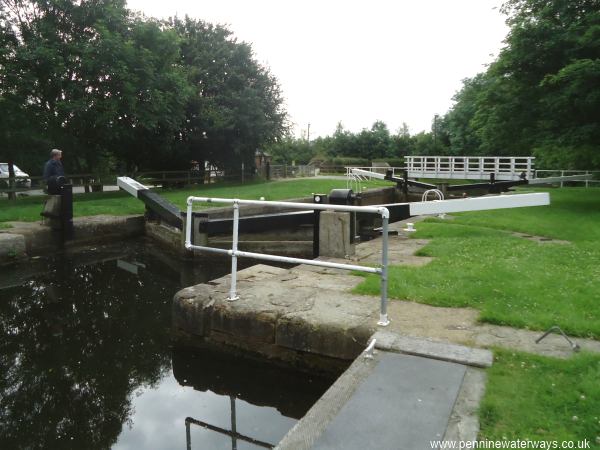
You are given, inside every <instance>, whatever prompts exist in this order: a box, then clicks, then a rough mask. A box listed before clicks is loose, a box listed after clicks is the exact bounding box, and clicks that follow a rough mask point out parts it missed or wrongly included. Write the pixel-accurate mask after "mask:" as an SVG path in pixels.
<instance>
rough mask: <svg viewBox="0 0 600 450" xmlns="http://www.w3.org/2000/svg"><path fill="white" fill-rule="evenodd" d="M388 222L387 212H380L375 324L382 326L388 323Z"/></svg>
mask: <svg viewBox="0 0 600 450" xmlns="http://www.w3.org/2000/svg"><path fill="white" fill-rule="evenodd" d="M388 222H389V217H388V215H387V214H382V233H383V234H382V236H381V237H382V241H383V242H382V250H381V253H382V254H381V310H380V312H379V322H377V325H381V326H383V327H385V326H387V325H389V323H390V321H389V319H388V315H387V289H388Z"/></svg>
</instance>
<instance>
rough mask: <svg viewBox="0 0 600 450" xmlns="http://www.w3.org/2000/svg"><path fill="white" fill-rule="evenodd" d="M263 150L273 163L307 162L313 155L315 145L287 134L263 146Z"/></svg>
mask: <svg viewBox="0 0 600 450" xmlns="http://www.w3.org/2000/svg"><path fill="white" fill-rule="evenodd" d="M265 151H266V152H267V153H268V154H270V155H271V156H272V157H273V163H275V164H291V163H292V162H295V163H296V164H308V163H309V162H310V161H311V159H312V158H313V157H314V156H315V146H314V145H311V144H310V143H309V142H308V141H307V140H305V139H294V138H293V137H291V136H287V137H285V138H284V139H281V140H279V141H277V142H273V143H272V144H270V145H267V146H266V147H265Z"/></svg>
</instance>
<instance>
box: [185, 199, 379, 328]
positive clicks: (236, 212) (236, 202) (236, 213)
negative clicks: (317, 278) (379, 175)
mask: <svg viewBox="0 0 600 450" xmlns="http://www.w3.org/2000/svg"><path fill="white" fill-rule="evenodd" d="M195 202H201V203H231V204H233V236H232V245H231V249H230V250H226V249H222V248H215V247H208V246H200V245H194V244H192V227H193V223H192V216H193V204H194V203H195ZM240 205H265V206H271V207H280V208H286V209H308V210H321V211H324V210H329V211H341V212H362V213H372V214H379V215H381V219H382V254H381V267H367V266H358V265H353V264H341V263H334V262H327V261H319V260H315V259H303V258H290V257H287V256H277V255H269V254H265V253H253V252H245V251H240V250H238V242H239V241H238V234H239V233H238V232H239V219H240ZM389 217H390V213H389V211H388V209H387V208H385V207H383V206H345V205H324V204H316V203H293V202H274V201H264V200H240V199H233V198H210V197H193V196H190V197H188V199H187V215H186V228H185V248H186V249H188V250H201V251H205V252H209V253H219V254H226V255H229V256H231V284H230V289H229V297H228V300H230V301H233V300H238V299H239V296H238V294H237V290H236V289H237V288H236V284H237V258H239V257H245V258H254V259H259V260H265V261H275V262H283V263H290V264H309V265H313V266H320V267H329V268H332V269H344V270H355V271H358V272H366V273H377V274H379V275H380V276H381V306H380V313H379V321H378V322H377V324H378V325H382V326H386V325H388V324H389V320H388V316H387V285H388V224H389Z"/></svg>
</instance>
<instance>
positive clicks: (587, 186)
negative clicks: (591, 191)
mask: <svg viewBox="0 0 600 450" xmlns="http://www.w3.org/2000/svg"><path fill="white" fill-rule="evenodd" d="M585 174H586V175H589V174H590V171H589V170H586V171H585ZM585 187H586V188H589V187H590V180H589V179H586V180H585Z"/></svg>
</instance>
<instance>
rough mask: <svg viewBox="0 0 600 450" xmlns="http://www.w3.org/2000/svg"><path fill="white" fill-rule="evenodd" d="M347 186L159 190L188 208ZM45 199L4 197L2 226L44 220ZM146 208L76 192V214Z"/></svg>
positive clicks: (118, 196)
mask: <svg viewBox="0 0 600 450" xmlns="http://www.w3.org/2000/svg"><path fill="white" fill-rule="evenodd" d="M364 185H365V186H389V185H390V184H389V183H381V182H379V183H378V182H371V183H364ZM345 187H346V181H345V180H340V179H338V180H336V179H333V180H332V179H322V178H311V179H299V180H282V181H271V182H252V183H245V184H217V185H214V184H213V185H202V186H195V187H192V188H187V189H172V190H159V191H158V192H159V193H160V194H161V195H163V196H164V197H165V198H167V199H168V200H170V201H172V202H173V203H175V204H176V205H178V206H179V207H180V208H182V209H184V208H185V202H186V199H187V197H188V196H190V195H197V196H211V197H229V198H242V199H254V200H257V199H259V198H260V197H264V198H265V199H267V200H283V199H288V198H295V197H303V196H309V195H311V193H313V192H315V193H329V191H330V190H331V189H336V188H345ZM44 199H45V196H33V197H21V198H18V199H17V200H14V201H9V200H8V199H6V198H3V199H0V226H2V222H9V221H21V222H34V221H36V220H40V212H41V211H42V207H43V203H44ZM143 212H144V205H143V203H142V202H141V201H139V200H137V199H136V198H134V197H132V196H131V195H129V194H127V193H125V192H95V193H89V194H75V195H74V196H73V214H74V215H75V217H82V216H94V215H99V214H111V215H128V214H141V213H143Z"/></svg>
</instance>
